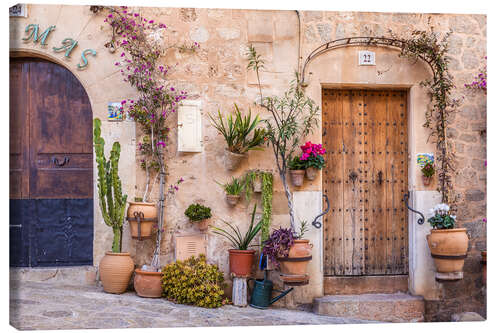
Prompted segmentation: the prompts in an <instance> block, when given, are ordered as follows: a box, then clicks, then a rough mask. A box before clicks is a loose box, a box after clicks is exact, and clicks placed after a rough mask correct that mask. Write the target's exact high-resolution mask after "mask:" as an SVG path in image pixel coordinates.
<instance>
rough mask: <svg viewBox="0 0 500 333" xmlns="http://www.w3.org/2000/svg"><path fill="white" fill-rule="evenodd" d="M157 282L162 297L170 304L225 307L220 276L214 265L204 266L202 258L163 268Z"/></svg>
mask: <svg viewBox="0 0 500 333" xmlns="http://www.w3.org/2000/svg"><path fill="white" fill-rule="evenodd" d="M161 282H162V286H163V296H165V297H167V298H168V299H169V300H171V301H173V302H176V303H180V304H190V305H196V306H201V307H204V308H217V307H219V306H222V305H223V304H225V300H223V295H224V287H225V285H224V275H223V274H222V272H221V271H219V268H218V267H217V266H216V265H210V264H207V262H206V258H205V256H204V255H200V256H199V257H198V258H195V257H191V258H189V259H187V260H184V261H177V262H175V263H171V264H168V265H166V266H165V267H163V269H162V277H161Z"/></svg>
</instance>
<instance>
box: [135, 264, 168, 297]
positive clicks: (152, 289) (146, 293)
mask: <svg viewBox="0 0 500 333" xmlns="http://www.w3.org/2000/svg"><path fill="white" fill-rule="evenodd" d="M161 274H162V273H161V272H148V271H143V270H141V269H136V270H135V277H134V289H135V292H136V293H137V295H139V296H141V297H148V298H159V297H161V294H162V291H163V290H162V285H161Z"/></svg>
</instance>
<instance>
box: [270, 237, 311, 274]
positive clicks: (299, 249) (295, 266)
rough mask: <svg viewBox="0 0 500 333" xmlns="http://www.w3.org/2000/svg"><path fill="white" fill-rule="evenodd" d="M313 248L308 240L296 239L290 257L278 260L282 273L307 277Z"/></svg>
mask: <svg viewBox="0 0 500 333" xmlns="http://www.w3.org/2000/svg"><path fill="white" fill-rule="evenodd" d="M312 247H313V245H312V244H309V240H308V239H295V240H294V241H293V245H292V246H291V247H290V251H289V252H288V257H286V258H285V257H281V258H278V261H279V262H280V271H281V273H282V274H286V275H302V276H306V275H307V264H308V263H309V261H311V260H312Z"/></svg>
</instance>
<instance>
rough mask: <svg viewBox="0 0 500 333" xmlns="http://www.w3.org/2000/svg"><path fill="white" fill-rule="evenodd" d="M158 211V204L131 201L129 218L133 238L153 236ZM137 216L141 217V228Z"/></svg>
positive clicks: (128, 212)
mask: <svg viewBox="0 0 500 333" xmlns="http://www.w3.org/2000/svg"><path fill="white" fill-rule="evenodd" d="M157 211H158V208H157V206H156V204H155V203H152V202H129V206H128V209H127V220H128V223H129V225H130V235H131V236H132V238H135V239H139V240H141V239H147V238H151V236H152V234H153V226H154V225H155V224H156V223H157V221H156V219H157ZM136 216H137V217H139V216H140V218H141V222H140V228H139V222H138V221H137V218H136ZM131 219H134V220H131ZM143 219H146V220H145V221H144V220H143Z"/></svg>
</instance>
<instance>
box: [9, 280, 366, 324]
mask: <svg viewBox="0 0 500 333" xmlns="http://www.w3.org/2000/svg"><path fill="white" fill-rule="evenodd" d="M367 322H368V321H364V320H356V319H347V318H334V317H326V316H320V315H316V314H313V313H310V312H304V311H294V310H286V309H272V308H271V309H267V310H259V309H254V308H251V307H246V308H239V307H235V306H230V305H226V306H223V307H221V308H218V309H204V308H198V307H194V306H187V305H180V304H175V303H172V302H169V301H167V300H165V299H147V298H141V297H138V296H136V295H135V293H134V292H126V293H124V294H122V295H113V294H107V293H105V292H103V291H102V288H100V287H94V286H61V285H58V284H54V283H47V282H46V283H40V282H17V281H16V282H13V281H11V286H10V324H11V325H12V326H14V327H15V328H17V329H22V330H34V329H78V328H128V327H142V328H153V327H186V326H197V327H199V326H255V325H259V326H260V325H287V324H289V325H321V324H322V325H326V324H353V323H367Z"/></svg>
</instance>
